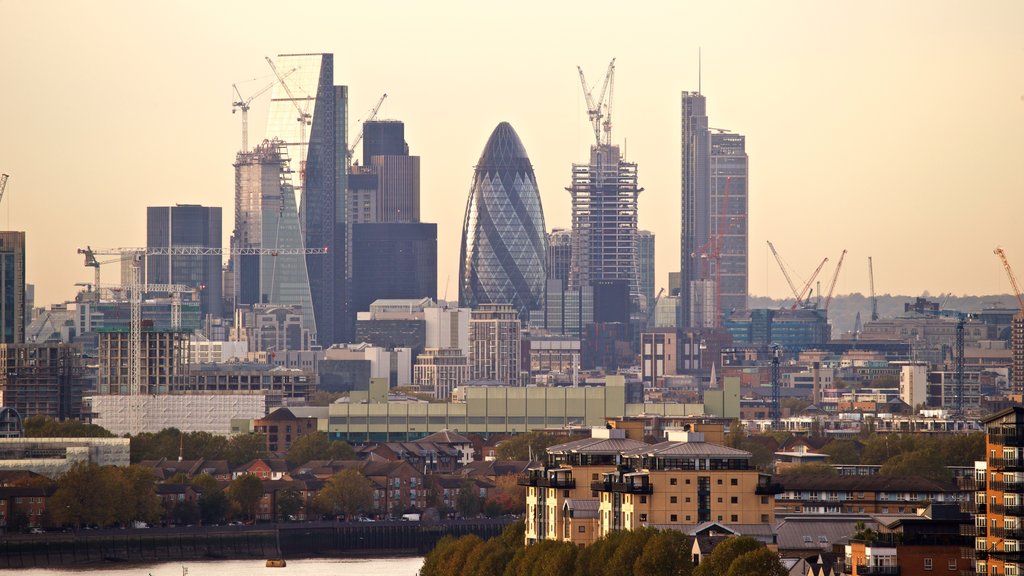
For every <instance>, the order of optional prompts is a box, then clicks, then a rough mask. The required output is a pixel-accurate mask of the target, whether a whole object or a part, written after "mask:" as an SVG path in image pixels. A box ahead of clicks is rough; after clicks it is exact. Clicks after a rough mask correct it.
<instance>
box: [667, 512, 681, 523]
mask: <svg viewBox="0 0 1024 576" xmlns="http://www.w3.org/2000/svg"><path fill="white" fill-rule="evenodd" d="M669 521H670V522H678V521H679V518H678V516H676V515H675V514H673V515H671V516H669Z"/></svg>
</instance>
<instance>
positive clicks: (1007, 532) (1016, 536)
mask: <svg viewBox="0 0 1024 576" xmlns="http://www.w3.org/2000/svg"><path fill="white" fill-rule="evenodd" d="M988 533H989V535H990V536H992V537H993V538H1009V539H1010V540H1021V539H1024V528H989V529H988Z"/></svg>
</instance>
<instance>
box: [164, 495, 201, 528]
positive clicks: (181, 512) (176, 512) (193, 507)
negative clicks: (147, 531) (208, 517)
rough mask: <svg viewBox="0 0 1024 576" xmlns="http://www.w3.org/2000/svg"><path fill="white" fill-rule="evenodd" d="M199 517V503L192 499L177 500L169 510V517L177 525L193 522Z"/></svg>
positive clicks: (186, 524)
mask: <svg viewBox="0 0 1024 576" xmlns="http://www.w3.org/2000/svg"><path fill="white" fill-rule="evenodd" d="M201 517H202V515H201V512H200V510H199V505H198V504H196V503H195V502H193V501H192V500H185V501H183V502H178V503H177V504H175V505H174V509H173V510H171V518H172V519H173V520H174V523H175V524H177V525H179V526H182V525H184V526H188V525H191V524H195V523H196V522H198V521H199V519H200V518H201Z"/></svg>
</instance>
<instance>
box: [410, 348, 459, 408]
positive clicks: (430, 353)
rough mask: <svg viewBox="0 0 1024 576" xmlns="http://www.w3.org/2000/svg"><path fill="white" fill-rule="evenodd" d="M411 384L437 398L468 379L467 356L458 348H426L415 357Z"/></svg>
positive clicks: (449, 396)
mask: <svg viewBox="0 0 1024 576" xmlns="http://www.w3.org/2000/svg"><path fill="white" fill-rule="evenodd" d="M412 370H413V384H415V385H416V386H417V387H419V390H420V391H421V392H424V393H428V394H433V396H434V398H437V399H439V400H448V399H449V398H451V396H452V390H454V389H456V388H458V387H459V386H462V385H463V384H465V383H466V382H468V381H469V374H470V371H469V358H467V357H466V355H465V353H464V352H462V350H459V349H458V348H427V349H426V350H424V351H423V354H420V355H419V356H418V357H417V358H416V365H415V366H413V368H412Z"/></svg>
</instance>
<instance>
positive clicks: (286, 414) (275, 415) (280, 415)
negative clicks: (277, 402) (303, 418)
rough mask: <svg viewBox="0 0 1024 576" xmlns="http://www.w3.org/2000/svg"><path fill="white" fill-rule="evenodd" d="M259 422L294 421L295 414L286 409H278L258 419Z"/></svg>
mask: <svg viewBox="0 0 1024 576" xmlns="http://www.w3.org/2000/svg"><path fill="white" fill-rule="evenodd" d="M260 420H271V421H273V420H295V414H293V413H292V411H291V410H289V409H287V408H278V409H277V410H274V411H273V412H271V413H270V414H267V415H266V416H264V417H263V418H260Z"/></svg>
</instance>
